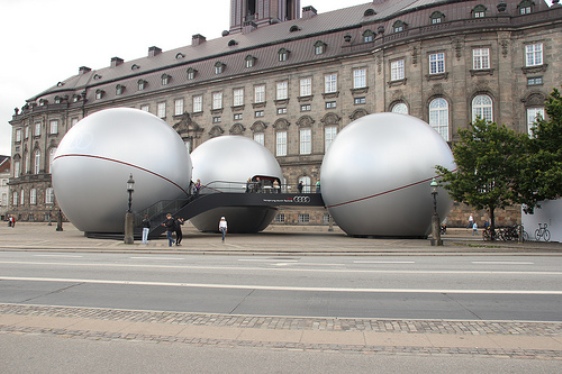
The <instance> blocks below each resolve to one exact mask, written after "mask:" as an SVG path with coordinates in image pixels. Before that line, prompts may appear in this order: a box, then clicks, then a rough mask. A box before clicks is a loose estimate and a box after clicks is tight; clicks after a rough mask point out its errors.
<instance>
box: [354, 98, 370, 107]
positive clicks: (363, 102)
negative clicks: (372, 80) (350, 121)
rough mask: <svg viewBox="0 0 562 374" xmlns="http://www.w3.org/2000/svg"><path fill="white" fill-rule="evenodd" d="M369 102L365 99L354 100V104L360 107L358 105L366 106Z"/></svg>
mask: <svg viewBox="0 0 562 374" xmlns="http://www.w3.org/2000/svg"><path fill="white" fill-rule="evenodd" d="M366 102H367V100H366V99H365V97H356V98H354V99H353V104H355V105H358V104H365V103H366Z"/></svg>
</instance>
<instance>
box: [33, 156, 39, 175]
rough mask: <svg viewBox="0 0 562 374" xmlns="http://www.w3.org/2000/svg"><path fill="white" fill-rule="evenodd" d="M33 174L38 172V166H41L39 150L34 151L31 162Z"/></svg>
mask: <svg viewBox="0 0 562 374" xmlns="http://www.w3.org/2000/svg"><path fill="white" fill-rule="evenodd" d="M33 167H34V169H33V174H39V168H40V167H41V152H39V151H35V159H34V162H33Z"/></svg>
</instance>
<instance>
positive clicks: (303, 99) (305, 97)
mask: <svg viewBox="0 0 562 374" xmlns="http://www.w3.org/2000/svg"><path fill="white" fill-rule="evenodd" d="M313 98H314V95H308V96H299V97H297V99H298V101H299V103H304V102H307V101H312V99H313Z"/></svg>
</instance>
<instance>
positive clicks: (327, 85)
mask: <svg viewBox="0 0 562 374" xmlns="http://www.w3.org/2000/svg"><path fill="white" fill-rule="evenodd" d="M337 91H338V75H337V74H326V75H325V76H324V93H333V92H337Z"/></svg>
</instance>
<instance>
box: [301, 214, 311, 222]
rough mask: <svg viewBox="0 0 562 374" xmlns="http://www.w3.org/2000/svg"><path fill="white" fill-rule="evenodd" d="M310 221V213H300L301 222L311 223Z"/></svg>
mask: <svg viewBox="0 0 562 374" xmlns="http://www.w3.org/2000/svg"><path fill="white" fill-rule="evenodd" d="M309 222H310V214H308V213H299V223H309Z"/></svg>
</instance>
